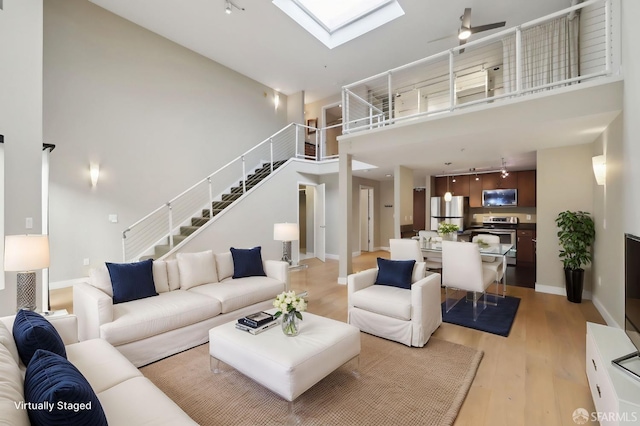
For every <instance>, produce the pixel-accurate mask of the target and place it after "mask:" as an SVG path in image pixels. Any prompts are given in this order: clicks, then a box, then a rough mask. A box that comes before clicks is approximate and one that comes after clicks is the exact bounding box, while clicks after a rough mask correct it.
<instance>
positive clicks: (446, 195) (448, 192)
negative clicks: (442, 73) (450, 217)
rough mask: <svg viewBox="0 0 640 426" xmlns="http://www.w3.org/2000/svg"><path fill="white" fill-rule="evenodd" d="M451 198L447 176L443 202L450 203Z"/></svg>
mask: <svg viewBox="0 0 640 426" xmlns="http://www.w3.org/2000/svg"><path fill="white" fill-rule="evenodd" d="M452 198H453V196H452V195H451V191H449V176H447V192H445V193H444V200H445V201H451V199H452Z"/></svg>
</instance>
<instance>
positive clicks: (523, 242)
mask: <svg viewBox="0 0 640 426" xmlns="http://www.w3.org/2000/svg"><path fill="white" fill-rule="evenodd" d="M535 235H536V234H535V231H531V230H518V231H517V232H516V236H517V242H516V262H517V264H518V265H522V264H525V265H533V264H534V263H535V262H536V250H535V245H534V244H533V239H534V238H535Z"/></svg>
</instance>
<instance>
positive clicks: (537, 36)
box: [502, 13, 580, 93]
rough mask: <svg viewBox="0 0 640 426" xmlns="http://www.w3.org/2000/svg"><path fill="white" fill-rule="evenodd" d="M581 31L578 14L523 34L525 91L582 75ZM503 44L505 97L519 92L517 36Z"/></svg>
mask: <svg viewBox="0 0 640 426" xmlns="http://www.w3.org/2000/svg"><path fill="white" fill-rule="evenodd" d="M579 30H580V15H579V14H577V13H575V14H573V15H571V16H567V17H563V18H558V19H556V20H553V21H550V22H547V23H545V24H541V25H538V26H536V27H533V28H528V29H526V30H523V31H522V76H521V78H522V86H521V87H522V89H523V90H524V89H531V88H535V87H539V86H543V85H545V84H549V83H553V82H557V81H563V80H567V79H570V78H573V77H578V76H579V75H580V60H579V38H578V35H579ZM502 44H503V60H504V62H503V71H504V88H505V93H509V92H515V91H516V90H517V86H516V38H515V35H512V36H509V37H506V38H505V39H503V40H502Z"/></svg>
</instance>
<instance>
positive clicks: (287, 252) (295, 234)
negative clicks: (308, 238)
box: [273, 223, 300, 265]
mask: <svg viewBox="0 0 640 426" xmlns="http://www.w3.org/2000/svg"><path fill="white" fill-rule="evenodd" d="M299 238H300V231H299V230H298V224H297V223H276V224H274V225H273V239H274V240H276V241H282V261H283V262H287V263H288V264H289V265H291V241H297V240H298V239H299Z"/></svg>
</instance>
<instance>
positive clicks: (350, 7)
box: [293, 0, 393, 33]
mask: <svg viewBox="0 0 640 426" xmlns="http://www.w3.org/2000/svg"><path fill="white" fill-rule="evenodd" d="M293 1H294V3H296V4H297V5H298V6H300V7H301V8H302V10H304V11H305V12H307V13H308V14H309V15H310V16H311V17H312V18H313V19H315V20H316V22H318V23H319V24H320V25H322V26H323V27H324V28H325V30H327V31H328V32H329V33H333V32H334V31H336V30H337V29H339V28H341V27H343V26H345V25H349V24H350V23H351V22H353V21H356V20H357V19H360V18H361V17H363V16H366V15H367V14H369V13H371V12H373V11H375V10H376V9H378V8H380V7H382V6H384V5H386V4H389V3H391V2H392V1H393V0H351V1H344V0H293Z"/></svg>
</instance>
